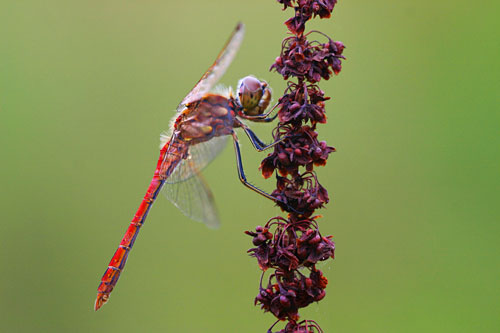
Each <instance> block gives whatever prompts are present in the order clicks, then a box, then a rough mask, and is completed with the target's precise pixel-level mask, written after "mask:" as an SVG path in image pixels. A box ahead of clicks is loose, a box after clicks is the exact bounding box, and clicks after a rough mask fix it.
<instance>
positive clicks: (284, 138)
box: [246, 0, 345, 333]
mask: <svg viewBox="0 0 500 333" xmlns="http://www.w3.org/2000/svg"><path fill="white" fill-rule="evenodd" d="M278 2H279V3H281V4H283V9H287V8H288V7H291V8H293V9H294V16H293V17H292V18H290V19H289V20H287V21H286V22H285V24H286V26H287V27H288V29H289V31H290V32H291V33H292V35H291V36H290V37H287V38H285V39H284V40H283V43H282V46H281V54H280V56H279V57H277V58H276V61H275V62H274V64H273V65H272V66H271V68H270V69H271V70H274V71H276V72H277V73H279V74H281V75H282V76H283V78H284V79H285V80H290V81H288V85H287V88H286V90H285V91H284V93H283V96H282V97H281V98H280V99H279V101H278V105H277V106H276V107H277V109H278V117H279V123H278V125H277V127H276V128H275V129H274V130H273V137H274V139H275V140H276V141H278V140H281V141H280V142H279V143H278V144H276V145H275V146H274V151H273V152H271V153H270V154H269V155H268V156H267V157H266V158H265V159H264V160H263V161H262V163H261V165H260V169H261V172H262V175H263V176H264V177H265V178H269V177H271V176H272V175H273V174H275V175H276V180H277V186H276V189H275V190H274V191H273V193H272V195H273V196H274V197H275V198H277V199H278V205H279V206H280V207H281V208H282V210H284V211H286V212H287V213H288V216H287V217H286V218H284V217H280V216H277V217H273V218H271V219H270V220H269V221H268V222H267V223H266V224H265V225H264V226H258V227H256V228H255V231H246V234H248V235H249V236H251V237H252V238H253V240H252V243H253V245H254V247H253V248H251V249H250V250H248V253H249V254H250V255H251V256H253V257H255V258H256V259H257V262H258V264H259V267H260V269H261V270H262V271H263V273H262V277H261V281H260V286H259V293H258V295H257V296H256V298H255V304H256V305H257V304H258V305H259V306H260V307H261V308H262V309H263V310H264V311H265V312H271V313H272V314H273V315H274V316H275V317H276V318H277V319H278V321H277V322H276V323H274V324H273V325H272V326H271V328H270V329H269V330H268V333H271V332H272V329H273V327H274V326H275V325H276V324H277V323H278V322H279V321H287V324H286V325H285V327H284V328H283V329H282V330H280V331H278V332H280V333H291V332H297V333H298V332H303V333H319V332H323V331H322V330H321V328H320V326H319V325H318V324H317V323H316V322H315V321H313V320H302V321H300V322H299V318H300V317H299V309H301V308H303V307H306V306H308V305H309V304H311V303H312V302H318V301H320V300H322V299H323V298H324V297H325V295H326V293H325V288H326V286H327V284H328V280H327V278H326V277H325V276H324V275H323V272H321V271H320V270H319V269H318V268H317V267H316V265H317V263H318V262H319V261H324V260H327V259H330V258H332V259H333V258H334V252H335V244H334V242H333V241H332V238H333V237H332V236H323V235H321V233H320V231H319V225H318V222H317V220H318V218H319V216H313V215H314V213H315V210H316V209H319V208H323V207H324V206H325V205H326V204H327V203H328V202H329V200H330V198H329V195H328V192H327V190H326V189H325V188H324V187H323V186H322V185H321V184H320V182H319V181H318V178H317V176H316V173H315V172H314V167H315V166H316V167H317V166H324V165H325V164H326V161H327V159H328V156H329V155H330V153H333V152H335V148H334V147H331V146H328V145H327V143H326V142H325V141H319V140H318V133H317V132H316V127H317V125H318V124H324V123H326V120H327V118H326V113H325V101H326V100H328V99H330V98H329V97H327V96H325V94H324V92H323V91H322V90H321V89H320V88H319V86H318V83H319V82H320V81H321V80H322V79H325V80H328V79H330V78H331V77H332V75H333V74H335V75H336V74H338V73H339V72H340V71H341V69H342V63H341V62H342V60H343V59H344V56H343V55H342V54H343V51H344V48H345V47H344V44H342V43H341V42H337V41H333V40H332V39H331V38H329V37H328V36H326V35H325V34H323V33H321V32H318V31H313V32H308V33H304V31H305V24H306V22H307V21H308V20H310V19H311V18H313V17H316V16H319V17H320V18H329V17H330V16H331V12H332V10H333V8H334V6H335V4H336V2H337V1H336V0H278ZM313 33H314V36H319V38H320V39H323V40H324V41H323V42H320V41H316V40H312V41H310V40H309V38H310V37H311V35H312V34H313ZM275 171H276V173H275ZM268 272H269V273H268ZM267 274H269V275H268V278H267V282H266V283H263V281H264V276H265V275H267Z"/></svg>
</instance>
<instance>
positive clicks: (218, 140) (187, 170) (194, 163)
mask: <svg viewBox="0 0 500 333" xmlns="http://www.w3.org/2000/svg"><path fill="white" fill-rule="evenodd" d="M227 140H228V136H227V135H224V136H217V137H214V138H212V139H210V140H208V141H206V142H202V143H198V144H196V145H192V146H190V147H189V152H188V154H189V156H188V158H187V159H184V160H182V161H181V162H180V163H179V165H178V166H177V167H176V168H175V170H174V172H173V173H172V174H171V175H170V177H168V178H167V180H166V183H167V184H176V183H179V182H183V181H185V180H186V179H189V178H191V177H193V176H196V175H197V174H198V173H200V172H201V171H202V170H203V169H204V168H205V167H206V166H207V165H208V164H209V163H210V162H211V161H213V159H214V158H215V157H217V155H219V154H220V153H221V152H222V150H223V149H224V147H225V146H226V143H227Z"/></svg>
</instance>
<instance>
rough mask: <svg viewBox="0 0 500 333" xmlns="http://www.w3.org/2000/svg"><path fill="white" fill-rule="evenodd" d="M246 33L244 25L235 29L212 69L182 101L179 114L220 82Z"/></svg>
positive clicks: (178, 108)
mask: <svg viewBox="0 0 500 333" xmlns="http://www.w3.org/2000/svg"><path fill="white" fill-rule="evenodd" d="M244 33H245V26H244V25H243V23H238V25H237V26H236V28H235V29H234V31H233V33H232V35H231V37H230V38H229V40H228V41H227V42H226V45H224V47H223V48H222V51H220V53H219V55H218V56H217V59H215V62H214V63H213V64H212V66H210V68H209V69H208V70H207V71H206V72H205V74H203V76H202V77H201V79H200V80H199V81H198V83H197V84H196V85H195V86H194V87H193V89H191V91H190V92H189V94H187V96H186V97H184V99H183V100H182V102H181V103H180V104H179V106H178V107H177V112H180V111H182V110H183V109H184V107H185V106H186V104H189V103H190V102H192V101H195V100H197V99H199V98H201V97H202V96H203V95H205V94H206V93H208V92H209V91H210V89H212V87H213V86H214V85H215V84H216V83H217V81H219V79H220V78H221V77H222V75H224V73H225V72H226V70H227V68H228V67H229V65H230V64H231V62H232V61H233V59H234V56H235V55H236V52H238V49H239V48H240V45H241V42H242V40H243V35H244Z"/></svg>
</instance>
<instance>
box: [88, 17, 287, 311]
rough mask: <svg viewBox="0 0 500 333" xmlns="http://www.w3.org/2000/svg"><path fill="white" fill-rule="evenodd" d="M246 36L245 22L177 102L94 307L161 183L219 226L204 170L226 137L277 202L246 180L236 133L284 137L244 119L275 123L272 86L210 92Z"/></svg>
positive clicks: (106, 292)
mask: <svg viewBox="0 0 500 333" xmlns="http://www.w3.org/2000/svg"><path fill="white" fill-rule="evenodd" d="M243 35H244V25H243V24H242V23H239V24H238V25H237V26H236V28H235V29H234V31H233V32H232V34H231V36H230V38H229V40H228V41H227V42H226V44H225V45H224V47H223V49H222V51H220V53H219V54H218V56H217V58H216V60H215V62H214V63H213V64H212V65H211V66H210V68H209V69H208V70H207V71H206V72H205V73H204V74H203V75H202V77H201V79H200V80H199V81H198V83H196V85H195V86H194V87H193V89H192V90H191V91H190V92H189V93H188V94H187V95H186V97H184V99H183V100H182V101H181V103H180V104H179V105H178V107H177V113H176V114H175V116H174V117H173V119H172V122H171V126H170V127H171V130H170V133H169V134H168V135H162V144H161V150H160V157H159V159H158V163H157V166H156V169H155V172H154V175H153V179H152V180H151V183H150V185H149V187H148V189H147V192H146V194H145V195H144V198H143V199H142V202H141V204H140V205H139V208H138V209H137V212H136V213H135V215H134V218H133V219H132V221H131V223H130V225H129V227H128V229H127V231H126V232H125V235H124V236H123V239H122V241H121V242H120V245H119V246H118V249H117V250H116V252H115V253H114V255H113V257H112V258H111V261H110V262H109V264H108V268H107V269H106V271H105V273H104V275H103V277H102V279H101V282H100V284H99V287H98V289H97V298H96V301H95V305H94V309H95V311H97V310H98V309H99V308H101V307H102V306H103V305H104V304H105V303H106V302H107V301H108V299H109V296H110V293H111V292H112V291H113V289H114V287H115V286H116V283H117V282H118V279H119V277H120V274H121V272H122V271H123V268H124V266H125V263H126V261H127V258H128V255H129V253H130V250H131V249H132V246H133V245H134V243H135V240H136V238H137V235H138V233H139V230H140V229H141V227H142V225H143V224H144V222H145V220H146V217H147V215H148V212H149V210H150V208H151V206H152V205H153V203H154V201H155V200H156V197H157V195H158V193H159V192H160V190H161V189H162V188H163V187H164V188H165V190H164V192H165V194H166V196H167V198H168V199H169V200H170V201H172V202H173V203H174V205H175V206H177V207H178V208H179V209H180V210H181V211H182V212H183V213H184V214H185V215H186V216H188V217H190V218H192V219H194V220H198V221H201V222H204V223H205V224H206V225H207V226H209V227H212V228H216V227H218V225H219V218H218V215H217V210H216V208H215V203H214V198H213V195H212V193H211V191H210V189H209V188H208V186H207V184H206V182H205V180H204V179H203V177H202V176H201V173H200V171H201V170H202V169H203V168H204V167H205V166H206V165H207V164H208V163H209V162H210V161H211V160H213V159H214V158H215V157H216V156H217V155H218V154H219V153H220V152H221V151H222V149H223V147H224V146H225V142H226V141H227V139H228V138H232V139H233V145H234V150H235V154H236V164H237V171H238V177H239V179H240V181H241V182H242V183H243V184H244V185H245V186H246V187H248V188H250V189H251V190H253V191H255V192H257V193H259V194H261V195H263V196H264V197H266V198H268V199H270V200H273V201H275V202H276V201H277V199H276V198H274V197H273V196H271V195H270V194H268V193H266V192H264V191H263V190H261V189H259V188H257V187H255V186H254V185H252V184H250V183H249V182H248V181H247V179H246V176H245V173H244V170H243V164H242V158H241V152H240V147H239V142H238V136H237V135H236V132H235V131H234V129H235V128H241V129H243V131H244V132H245V134H246V135H247V136H248V138H249V139H250V142H251V143H252V146H253V147H254V148H255V149H256V150H257V151H264V150H266V149H268V148H271V147H273V146H274V145H275V144H277V143H279V142H280V141H281V140H279V141H275V142H273V143H271V144H268V145H266V144H265V143H263V142H262V141H261V140H260V139H259V138H258V137H257V135H256V134H255V133H254V132H253V131H252V130H251V129H250V128H249V127H248V126H247V125H246V124H245V123H244V120H249V121H254V122H271V121H273V120H274V119H275V118H276V115H275V116H273V117H272V116H270V114H271V113H272V111H273V110H274V107H273V108H271V109H270V110H269V111H268V112H265V111H266V109H267V108H268V106H269V104H270V101H271V90H270V88H269V86H268V84H267V83H266V82H265V81H261V80H259V79H257V78H255V77H254V76H246V77H244V78H243V79H241V80H240V81H239V82H238V86H237V87H238V88H237V94H236V95H234V94H233V92H232V91H231V89H230V88H229V90H228V91H227V93H226V94H216V93H211V90H212V89H213V87H214V85H215V84H216V83H217V82H218V81H219V79H220V78H221V76H222V75H223V74H224V73H225V71H226V70H227V68H228V67H229V65H230V64H231V62H232V60H233V59H234V57H235V55H236V53H237V51H238V49H239V47H240V45H241V42H242V40H243Z"/></svg>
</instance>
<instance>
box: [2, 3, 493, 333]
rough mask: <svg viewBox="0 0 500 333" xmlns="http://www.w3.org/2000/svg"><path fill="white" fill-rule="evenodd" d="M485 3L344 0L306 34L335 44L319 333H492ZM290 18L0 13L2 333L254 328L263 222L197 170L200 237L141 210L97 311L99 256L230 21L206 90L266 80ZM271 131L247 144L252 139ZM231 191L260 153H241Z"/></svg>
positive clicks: (263, 212)
mask: <svg viewBox="0 0 500 333" xmlns="http://www.w3.org/2000/svg"><path fill="white" fill-rule="evenodd" d="M499 10H500V5H498V3H497V2H494V1H476V2H470V1H465V0H458V1H451V0H440V1H431V0H424V1H367V0H363V1H347V0H343V1H340V3H339V4H338V5H337V7H336V9H335V11H334V16H333V19H330V20H319V19H318V20H315V21H314V22H313V23H311V24H310V25H309V28H310V29H313V28H315V29H319V30H321V31H323V32H325V33H328V34H329V35H331V36H332V37H333V38H334V39H336V40H341V41H343V42H344V43H345V44H346V45H347V49H346V51H345V55H346V56H347V58H348V60H347V61H345V62H344V68H343V71H342V72H341V74H340V75H339V76H338V77H334V78H333V79H331V80H329V81H323V82H322V88H323V89H324V90H325V91H326V93H327V95H329V96H332V97H333V98H332V100H330V101H329V102H328V103H327V114H328V121H329V122H328V124H327V125H323V126H321V127H320V138H321V139H322V140H327V141H328V143H329V144H331V145H334V146H335V147H336V148H337V149H338V152H337V153H335V154H333V155H331V156H330V159H329V160H328V163H327V166H326V167H325V168H322V169H321V170H318V173H319V176H320V180H321V182H322V183H323V185H325V186H326V187H327V189H328V190H329V191H330V194H331V197H332V202H331V203H330V205H329V206H328V208H327V209H324V210H323V211H322V212H321V213H322V214H323V216H324V217H323V219H321V230H322V232H323V233H324V234H333V235H334V237H335V241H336V245H337V251H336V259H335V260H333V261H329V262H327V263H324V264H323V265H322V266H321V269H322V270H324V271H325V273H326V275H327V277H328V278H329V281H330V284H329V286H328V288H327V297H326V298H325V299H324V300H323V301H322V302H320V303H319V304H314V305H312V306H310V307H309V308H308V309H306V310H304V311H303V312H302V315H303V318H308V319H315V320H316V321H318V322H319V323H320V325H321V326H322V327H323V329H324V331H325V332H499V331H500V283H499V282H500V281H499V278H500V264H499V259H498V256H499V254H500V242H499V237H500V223H499V222H500V214H499V209H498V205H499V189H500V181H499V174H498V173H499V171H500V169H499V166H500V163H499V162H500V157H499V153H500V149H499V143H500V140H499V124H500V116H499V88H500V87H499V79H498V77H499V62H498V57H499V51H500V47H499V38H498V36H499V35H498V31H500V30H499V28H500V25H499V23H498V11H499ZM291 15H292V12H291V11H286V12H282V11H281V6H280V5H279V4H278V3H276V2H275V1H272V0H269V1H262V0H259V1H229V0H214V1H201V0H193V1H140V2H139V1H116V0H113V1H56V0H46V1H19V0H10V1H9V0H2V1H0V142H1V157H0V158H1V163H0V172H1V173H0V175H1V176H0V182H1V183H0V186H1V188H0V203H1V212H2V214H1V215H2V219H1V222H0V331H1V332H105V331H106V332H265V331H266V330H267V328H268V327H269V326H270V325H271V324H272V323H273V322H274V317H273V316H272V315H270V314H263V313H262V312H261V311H260V310H259V309H258V308H257V307H254V306H253V298H254V296H255V295H256V293H257V287H258V283H259V277H260V272H259V270H258V267H257V264H256V261H255V260H254V259H252V258H250V257H248V256H247V254H246V250H247V249H248V248H250V247H251V239H250V237H248V236H246V235H244V234H243V231H244V230H249V229H252V228H254V227H255V226H257V225H262V224H264V223H265V222H266V221H267V220H268V219H269V218H270V217H272V216H275V215H277V214H278V209H277V208H275V207H273V205H272V204H271V203H270V202H268V201H267V200H265V199H263V198H261V197H259V196H257V195H256V194H254V193H252V192H251V191H248V190H246V189H245V188H244V187H243V186H242V185H241V184H240V183H239V181H238V179H237V175H236V168H235V163H234V154H233V151H232V149H231V147H230V146H228V147H227V148H226V150H225V151H224V152H223V153H222V155H221V156H220V157H219V158H218V159H217V160H216V161H215V162H213V163H212V164H211V165H210V166H209V167H208V168H207V170H206V177H207V180H208V182H209V183H210V184H211V186H212V189H213V192H214V193H215V195H216V199H217V202H218V204H219V210H220V215H221V218H222V224H223V225H222V227H221V228H220V230H218V231H213V230H209V229H207V228H205V227H204V226H203V225H201V224H198V223H195V222H192V221H190V220H188V219H187V218H185V217H184V216H183V215H182V214H181V213H180V212H179V211H177V210H176V209H175V207H174V206H173V205H171V204H170V203H169V202H168V201H167V200H164V198H161V199H162V200H158V202H157V204H155V206H154V207H153V209H152V211H151V214H150V216H149V218H148V221H147V223H146V224H145V226H144V228H143V230H142V231H141V234H140V236H139V239H138V241H137V243H136V246H135V248H134V250H133V251H132V254H131V256H130V258H129V261H128V265H127V268H126V270H125V273H124V274H123V275H122V278H121V280H120V282H119V283H118V286H117V288H116V289H115V291H114V292H113V294H112V297H111V299H110V302H109V303H108V304H107V305H106V306H105V307H104V308H102V309H101V310H100V311H99V312H97V313H95V312H94V311H93V302H94V299H95V293H96V288H97V285H98V283H99V280H100V278H101V275H102V273H103V272H104V270H105V268H106V265H107V263H108V260H109V259H110V257H111V255H112V254H113V252H114V250H115V249H116V246H117V245H118V243H119V241H120V239H121V237H122V235H123V232H124V231H125V229H126V227H127V226H128V223H129V221H130V219H131V218H132V216H133V214H134V212H135V210H136V208H137V205H138V204H139V202H140V200H141V198H142V196H143V194H144V192H145V190H146V187H147V185H148V184H149V181H150V177H151V175H152V172H153V169H154V167H155V165H156V160H157V156H158V144H159V134H160V133H161V132H162V131H164V130H165V129H167V127H168V124H169V120H170V118H171V117H172V115H173V110H174V109H175V106H176V105H177V104H178V102H179V101H180V100H181V99H182V97H183V96H184V94H185V93H186V92H187V91H188V90H189V89H190V88H191V87H192V86H193V84H194V83H195V82H196V81H197V80H198V78H199V77H200V76H201V74H202V73H203V72H204V70H205V69H206V68H207V67H208V66H209V65H210V64H211V62H212V61H213V59H214V57H215V56H216V55H217V53H218V52H219V50H220V48H221V46H222V45H223V43H224V41H225V40H226V38H227V37H228V35H229V33H230V32H231V30H232V29H233V27H234V26H235V24H236V22H238V21H243V22H245V24H246V26H247V34H246V38H245V41H244V44H243V46H242V48H241V51H240V53H239V55H238V56H237V58H236V60H235V61H234V63H233V65H232V66H231V68H230V69H229V71H228V73H227V74H226V75H225V77H224V78H223V80H222V83H224V84H227V85H234V84H235V83H236V82H237V80H238V78H240V77H242V76H244V75H247V74H249V73H251V74H254V75H256V76H258V77H260V78H264V79H266V80H267V81H268V82H269V83H270V85H271V86H272V87H273V89H274V92H275V95H276V96H278V95H279V94H280V93H281V92H282V91H283V90H284V87H285V84H284V82H283V81H282V79H281V77H280V76H279V75H277V74H276V73H270V72H268V68H269V66H270V65H271V63H272V62H273V60H274V58H275V57H276V56H277V55H278V54H279V50H280V42H281V39H282V38H283V37H285V35H286V29H285V27H284V25H283V24H282V22H283V21H284V20H285V19H286V18H288V17H289V16H291ZM271 128H272V125H256V126H254V129H255V130H256V131H257V133H258V134H259V135H260V136H261V137H262V138H265V139H266V140H270V130H271ZM242 145H243V153H244V164H245V166H246V170H247V174H248V177H249V178H250V179H251V180H252V181H253V182H254V183H256V184H258V185H259V186H261V187H263V188H265V189H266V190H268V191H270V190H272V188H273V186H274V181H273V180H268V181H265V180H263V179H262V177H261V176H260V174H259V172H258V170H257V167H258V165H259V161H260V160H261V159H262V158H263V157H264V156H265V155H264V154H259V153H256V152H254V151H253V149H252V148H251V147H250V144H249V143H248V142H247V141H246V140H245V139H244V138H243V143H242Z"/></svg>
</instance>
